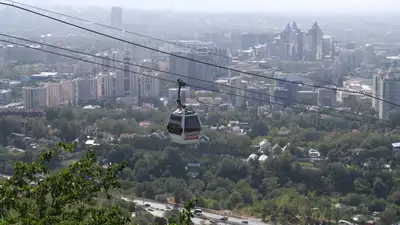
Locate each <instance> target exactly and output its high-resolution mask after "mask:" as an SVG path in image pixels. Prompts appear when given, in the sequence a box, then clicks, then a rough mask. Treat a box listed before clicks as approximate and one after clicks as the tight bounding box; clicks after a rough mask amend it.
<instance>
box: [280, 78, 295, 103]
mask: <svg viewBox="0 0 400 225" xmlns="http://www.w3.org/2000/svg"><path fill="white" fill-rule="evenodd" d="M277 86H278V87H280V88H283V89H285V90H287V92H288V93H287V100H286V101H285V104H287V105H295V104H296V101H297V96H298V92H299V89H300V88H299V85H298V84H296V83H291V82H285V81H278V85H277Z"/></svg>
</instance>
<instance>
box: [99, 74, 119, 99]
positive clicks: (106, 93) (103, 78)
mask: <svg viewBox="0 0 400 225" xmlns="http://www.w3.org/2000/svg"><path fill="white" fill-rule="evenodd" d="M96 77H97V97H98V98H109V97H122V96H124V74H123V73H115V72H108V73H99V74H97V76H96Z"/></svg>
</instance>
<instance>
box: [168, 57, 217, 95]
mask: <svg viewBox="0 0 400 225" xmlns="http://www.w3.org/2000/svg"><path fill="white" fill-rule="evenodd" d="M174 54H175V55H179V56H183V57H186V58H191V59H194V60H197V61H201V62H208V63H213V64H214V63H215V59H214V56H213V54H211V53H210V52H209V51H208V50H207V49H197V50H191V51H189V52H176V53H174ZM169 71H170V72H171V73H176V74H181V75H185V76H190V77H192V78H194V79H190V78H188V79H186V80H185V81H186V82H187V83H188V84H190V85H192V86H196V87H197V88H203V87H204V88H211V87H210V83H208V82H203V81H200V80H199V79H201V80H206V81H213V80H214V78H215V76H216V73H217V69H216V67H214V66H210V65H206V64H203V63H199V62H195V61H192V60H187V59H184V58H180V57H176V56H170V57H169ZM178 78H179V77H177V76H174V75H172V76H171V79H170V80H176V79H178Z"/></svg>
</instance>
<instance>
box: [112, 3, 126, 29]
mask: <svg viewBox="0 0 400 225" xmlns="http://www.w3.org/2000/svg"><path fill="white" fill-rule="evenodd" d="M111 26H112V27H116V28H122V26H123V22H122V8H120V7H112V8H111Z"/></svg>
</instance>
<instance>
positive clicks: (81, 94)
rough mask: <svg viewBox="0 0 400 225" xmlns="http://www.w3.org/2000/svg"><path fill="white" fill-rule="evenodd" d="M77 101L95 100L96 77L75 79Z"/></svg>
mask: <svg viewBox="0 0 400 225" xmlns="http://www.w3.org/2000/svg"><path fill="white" fill-rule="evenodd" d="M75 81H76V89H77V92H76V93H77V102H79V103H87V102H90V101H95V100H97V77H79V78H77V79H76V80H75Z"/></svg>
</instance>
